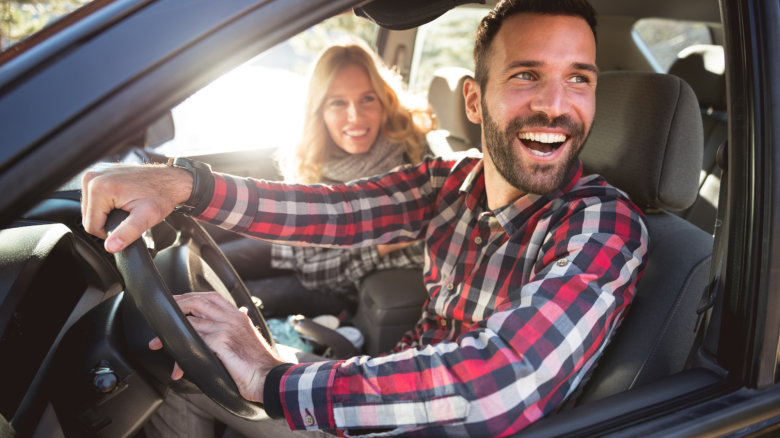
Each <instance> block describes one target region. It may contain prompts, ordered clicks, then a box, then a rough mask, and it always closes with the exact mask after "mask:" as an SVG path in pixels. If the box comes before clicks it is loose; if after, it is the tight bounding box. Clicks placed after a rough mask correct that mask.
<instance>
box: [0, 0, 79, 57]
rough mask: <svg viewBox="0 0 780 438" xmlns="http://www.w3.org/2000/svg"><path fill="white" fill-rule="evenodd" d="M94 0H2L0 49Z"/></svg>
mask: <svg viewBox="0 0 780 438" xmlns="http://www.w3.org/2000/svg"><path fill="white" fill-rule="evenodd" d="M90 1H92V0H45V1H36V0H0V51H2V50H6V49H7V48H9V47H11V46H12V45H14V44H16V43H18V42H19V41H21V40H22V39H24V38H26V37H28V36H30V35H32V34H34V33H36V32H38V31H39V30H41V29H43V28H44V27H46V26H47V25H49V24H51V23H53V22H54V21H56V20H57V19H59V18H61V17H63V16H65V15H67V14H69V13H71V12H73V11H74V10H76V9H78V8H80V7H81V6H84V5H85V4H87V3H89V2H90Z"/></svg>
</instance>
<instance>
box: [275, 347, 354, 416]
mask: <svg viewBox="0 0 780 438" xmlns="http://www.w3.org/2000/svg"><path fill="white" fill-rule="evenodd" d="M343 362H344V361H330V362H316V363H308V364H302V365H296V366H293V367H291V368H290V369H289V370H287V372H286V373H285V374H284V376H282V380H281V383H280V386H279V395H280V396H281V399H282V406H283V408H284V415H285V417H286V418H287V425H288V426H290V429H292V430H318V429H335V428H336V420H335V419H334V417H333V401H332V400H333V381H334V380H335V378H336V369H337V368H338V366H339V365H340V364H341V363H343ZM263 396H264V397H265V391H263ZM269 415H270V414H269Z"/></svg>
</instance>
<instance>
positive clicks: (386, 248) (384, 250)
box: [376, 240, 418, 258]
mask: <svg viewBox="0 0 780 438" xmlns="http://www.w3.org/2000/svg"><path fill="white" fill-rule="evenodd" d="M417 242H418V241H417V240H415V241H413V242H401V243H391V244H388V245H377V246H376V252H377V253H378V254H379V258H382V257H384V256H386V255H388V254H390V253H391V252H393V251H398V250H399V249H404V248H406V247H407V246H412V245H414V244H415V243H417Z"/></svg>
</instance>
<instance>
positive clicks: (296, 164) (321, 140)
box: [277, 43, 435, 184]
mask: <svg viewBox="0 0 780 438" xmlns="http://www.w3.org/2000/svg"><path fill="white" fill-rule="evenodd" d="M349 65H357V66H360V67H363V68H364V69H365V70H366V73H367V74H368V78H369V80H370V81H371V84H372V85H373V87H374V91H375V92H376V94H377V96H378V97H379V101H380V102H381V104H382V122H381V124H380V134H381V135H384V136H385V137H386V138H387V139H388V140H390V141H392V142H394V143H399V144H401V145H402V146H403V148H404V150H405V151H406V154H407V155H408V156H409V158H410V159H411V161H412V163H413V164H418V163H419V162H420V161H421V159H422V154H423V149H424V147H425V142H424V136H425V134H426V133H428V132H429V131H431V130H432V129H435V119H434V117H433V115H432V114H431V113H430V112H429V110H428V109H427V108H409V105H404V104H403V103H402V102H401V100H400V99H399V97H398V93H397V92H396V91H395V90H394V89H393V87H391V86H390V83H389V82H396V81H395V80H394V78H393V77H392V75H391V73H390V72H389V71H388V70H387V69H386V68H385V67H384V66H383V64H382V62H381V61H380V60H379V59H378V58H377V57H376V56H374V54H373V51H372V50H370V49H368V48H367V47H363V45H361V44H360V43H350V44H347V45H336V46H331V47H329V48H328V49H326V50H325V51H324V52H323V53H322V54H321V55H320V57H319V59H318V60H317V63H316V64H315V66H314V69H313V70H312V72H311V74H310V78H309V89H308V92H307V95H306V101H305V109H304V123H303V135H302V137H301V141H300V142H299V143H298V144H297V145H296V146H295V147H293V148H289V149H287V150H279V151H278V152H277V160H278V162H279V167H280V170H281V172H282V174H283V175H284V178H285V181H288V182H295V183H301V184H314V183H318V182H320V180H321V177H322V163H324V162H325V161H326V160H327V159H328V157H329V156H330V154H331V153H332V148H333V147H337V146H336V145H335V144H334V143H333V141H332V140H331V138H330V134H329V133H328V129H327V127H326V126H325V120H324V119H323V108H322V107H323V103H324V102H325V98H326V97H327V93H328V89H329V88H330V84H331V83H332V82H333V79H334V78H335V77H336V74H337V73H338V72H339V71H340V70H341V69H342V68H344V67H346V66H349ZM415 120H417V121H418V123H420V124H421V125H423V126H424V127H423V128H421V127H420V126H418V125H417V124H416V123H415ZM425 125H427V126H425ZM426 128H427V129H426Z"/></svg>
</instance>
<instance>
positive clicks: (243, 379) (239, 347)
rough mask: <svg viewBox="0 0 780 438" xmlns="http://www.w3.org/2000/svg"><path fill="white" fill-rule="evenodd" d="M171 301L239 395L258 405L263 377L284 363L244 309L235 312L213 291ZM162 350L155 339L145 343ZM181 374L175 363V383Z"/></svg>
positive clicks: (228, 303)
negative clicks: (221, 364)
mask: <svg viewBox="0 0 780 438" xmlns="http://www.w3.org/2000/svg"><path fill="white" fill-rule="evenodd" d="M173 298H174V299H175V300H176V301H177V303H178V304H179V307H181V310H182V312H184V314H185V315H187V319H188V320H189V321H190V324H192V327H193V328H195V331H197V332H198V334H199V335H200V337H201V338H203V340H204V341H206V345H208V346H209V348H210V349H211V351H213V352H214V354H215V355H216V356H217V357H218V358H219V360H221V361H222V363H223V364H224V365H225V368H226V369H227V371H228V373H230V377H232V378H233V380H234V381H235V382H236V385H237V386H238V390H239V392H240V393H241V395H242V396H243V397H244V398H245V399H247V400H250V401H257V402H261V403H262V401H263V388H264V386H265V377H266V375H268V373H269V372H270V371H271V370H272V369H273V368H274V367H276V366H277V365H281V364H283V363H285V362H284V361H283V360H281V359H280V358H279V357H278V356H276V355H275V354H274V352H273V350H271V347H270V346H269V345H268V343H267V342H266V341H265V339H263V337H262V336H261V335H260V333H259V332H258V331H257V329H256V328H255V326H254V324H252V320H251V319H249V316H247V314H246V312H247V309H246V308H245V307H242V308H240V309H236V308H235V307H233V305H232V304H231V303H230V302H228V301H227V300H226V299H224V298H223V297H222V296H221V295H220V294H219V293H217V292H200V293H188V294H185V295H174V296H173ZM162 347H163V344H162V342H161V341H160V339H159V338H154V339H152V340H151V342H149V348H151V349H152V350H159V349H160V348H162ZM183 375H184V372H183V371H182V370H181V368H179V364H175V365H174V367H173V374H171V378H173V380H178V379H180V378H181V377H182V376H183Z"/></svg>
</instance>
